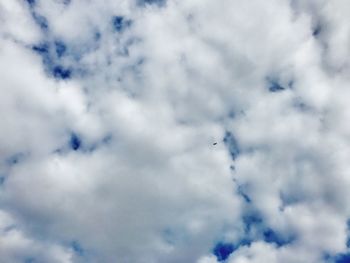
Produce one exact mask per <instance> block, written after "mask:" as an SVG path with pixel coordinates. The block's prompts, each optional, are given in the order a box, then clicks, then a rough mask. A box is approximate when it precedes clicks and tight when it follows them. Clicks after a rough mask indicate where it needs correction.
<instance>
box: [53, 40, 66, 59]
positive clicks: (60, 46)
mask: <svg viewBox="0 0 350 263" xmlns="http://www.w3.org/2000/svg"><path fill="white" fill-rule="evenodd" d="M55 51H56V55H57V57H59V58H60V57H62V56H63V55H65V54H66V51H67V46H66V44H65V43H64V42H63V41H60V40H56V41H55Z"/></svg>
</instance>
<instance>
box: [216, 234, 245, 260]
mask: <svg viewBox="0 0 350 263" xmlns="http://www.w3.org/2000/svg"><path fill="white" fill-rule="evenodd" d="M250 243H251V242H250V241H249V240H248V239H242V240H240V241H239V242H238V243H229V242H218V243H217V244H215V246H214V248H213V250H212V254H213V255H215V256H216V259H217V260H218V261H219V262H222V261H225V260H226V259H228V257H229V256H230V255H231V254H232V253H234V252H235V251H236V250H237V249H238V248H240V247H241V246H247V245H249V244H250Z"/></svg>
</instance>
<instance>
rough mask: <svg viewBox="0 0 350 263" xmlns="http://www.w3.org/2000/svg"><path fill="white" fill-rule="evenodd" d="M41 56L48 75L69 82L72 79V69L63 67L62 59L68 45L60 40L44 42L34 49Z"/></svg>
mask: <svg viewBox="0 0 350 263" xmlns="http://www.w3.org/2000/svg"><path fill="white" fill-rule="evenodd" d="M32 50H33V51H34V52H36V53H37V54H38V55H40V56H41V58H42V61H43V64H44V66H45V69H46V71H47V73H48V74H49V75H51V76H53V77H54V78H56V79H62V80H67V79H70V78H71V77H72V73H73V71H72V69H71V68H69V67H65V66H63V65H62V63H61V61H60V58H61V57H62V56H63V55H64V54H65V53H66V51H67V47H66V45H65V44H64V43H63V42H62V41H59V40H56V41H54V42H53V43H52V42H43V43H40V44H37V45H34V46H33V47H32Z"/></svg>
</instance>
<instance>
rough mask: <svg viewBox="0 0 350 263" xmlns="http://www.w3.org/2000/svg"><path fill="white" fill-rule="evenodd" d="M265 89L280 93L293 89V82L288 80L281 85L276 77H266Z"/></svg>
mask: <svg viewBox="0 0 350 263" xmlns="http://www.w3.org/2000/svg"><path fill="white" fill-rule="evenodd" d="M266 82H267V84H266V85H267V88H268V90H269V91H270V92H281V91H284V90H286V89H291V88H293V85H294V81H293V80H290V81H288V82H287V83H282V82H281V81H280V80H279V78H278V77H274V76H268V77H266Z"/></svg>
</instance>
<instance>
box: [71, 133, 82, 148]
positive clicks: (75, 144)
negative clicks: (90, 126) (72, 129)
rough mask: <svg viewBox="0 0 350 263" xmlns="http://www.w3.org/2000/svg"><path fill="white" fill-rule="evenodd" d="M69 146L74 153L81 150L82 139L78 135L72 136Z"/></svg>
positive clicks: (73, 134)
mask: <svg viewBox="0 0 350 263" xmlns="http://www.w3.org/2000/svg"><path fill="white" fill-rule="evenodd" d="M69 146H70V148H71V149H72V150H73V151H77V150H79V149H80V147H81V146H82V141H81V138H80V137H79V136H78V135H77V134H76V133H72V134H71V135H70V139H69Z"/></svg>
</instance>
